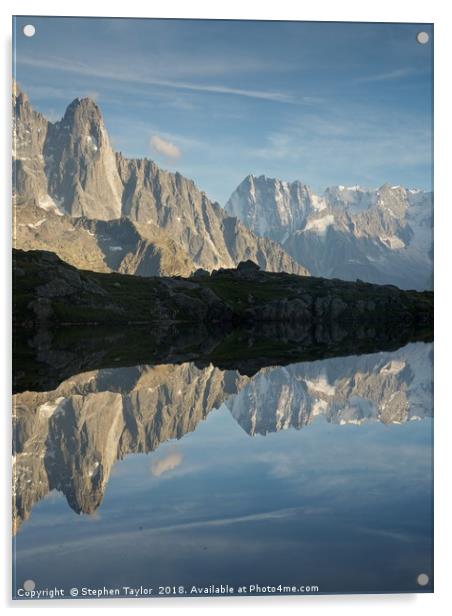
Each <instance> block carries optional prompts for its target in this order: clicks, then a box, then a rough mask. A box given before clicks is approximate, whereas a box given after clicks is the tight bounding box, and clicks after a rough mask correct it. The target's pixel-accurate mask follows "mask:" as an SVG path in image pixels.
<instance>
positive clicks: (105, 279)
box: [12, 16, 433, 600]
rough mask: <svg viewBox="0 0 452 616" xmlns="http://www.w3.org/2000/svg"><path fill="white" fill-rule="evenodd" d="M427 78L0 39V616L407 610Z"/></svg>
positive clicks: (427, 456) (341, 58)
mask: <svg viewBox="0 0 452 616" xmlns="http://www.w3.org/2000/svg"><path fill="white" fill-rule="evenodd" d="M432 58H433V27H432V26H431V25H429V24H400V23H399V24H373V23H315V22H311V23H309V22H263V21H207V20H206V21H204V20H199V21H197V20H177V19H175V20H152V19H106V18H105V19H104V18H89V19H83V18H59V17H33V16H25V17H23V16H21V17H16V18H15V19H14V67H13V71H14V83H13V93H12V104H13V120H14V125H13V129H14V138H13V145H14V151H13V174H14V175H13V189H14V190H13V208H14V238H13V239H14V255H13V268H14V272H13V273H14V285H13V295H14V392H13V418H12V420H13V428H14V430H13V433H14V441H13V454H14V457H13V478H12V479H13V564H14V570H13V589H12V594H13V597H14V598H16V599H23V600H25V599H47V598H62V597H64V598H68V599H71V598H87V597H91V598H93V597H98V598H103V597H141V598H147V599H149V598H152V597H159V596H169V597H174V596H178V597H180V596H200V595H201V596H212V595H213V596H220V595H222V596H225V595H227V596H230V595H241V596H247V595H281V594H294V595H299V596H304V595H312V594H328V593H390V592H406V593H412V592H432V590H433V555H432V545H433V543H432V541H433V539H432V534H433V511H432V502H433V501H432V494H433V475H432V472H433V469H432V430H433V406H432V353H433V349H432V310H433V292H432V279H433V276H432V268H433V263H432V258H433V257H432V252H433V251H432V243H433V240H432V213H433V193H432V162H433V161H432V158H431V152H432V147H431V146H432V133H431V127H432V80H433V75H432ZM300 600H301V599H300Z"/></svg>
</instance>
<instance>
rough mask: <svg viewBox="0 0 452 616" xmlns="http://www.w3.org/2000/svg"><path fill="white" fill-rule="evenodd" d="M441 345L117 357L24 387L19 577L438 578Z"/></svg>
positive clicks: (402, 586) (394, 581) (399, 583)
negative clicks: (435, 378)
mask: <svg viewBox="0 0 452 616" xmlns="http://www.w3.org/2000/svg"><path fill="white" fill-rule="evenodd" d="M431 354H432V345H431V344H425V343H413V344H409V345H407V346H405V347H404V348H401V349H399V350H398V351H395V352H382V353H375V354H371V355H361V356H356V357H345V358H330V359H325V360H321V361H315V362H310V363H299V364H292V365H289V366H286V367H275V368H264V369H262V370H261V371H259V372H258V373H257V374H256V375H254V376H253V377H248V376H243V375H240V374H239V373H238V372H237V371H234V370H227V371H223V370H220V369H218V368H215V367H213V366H210V367H208V368H197V367H196V366H195V365H194V364H191V363H185V364H181V365H163V366H150V365H144V366H136V367H133V368H130V367H128V368H115V369H102V370H97V371H92V372H88V373H83V374H79V375H77V376H74V377H72V378H70V379H68V380H66V381H64V382H63V383H61V384H60V385H59V387H58V388H57V389H56V390H54V391H52V392H45V393H43V392H39V393H38V392H23V393H20V394H17V395H16V396H15V400H14V404H15V411H16V421H15V443H14V446H15V450H16V451H15V453H16V455H15V458H14V460H15V464H14V489H15V493H16V498H15V529H14V530H15V539H14V551H15V552H14V553H15V571H14V580H13V585H14V589H13V590H14V591H17V589H18V588H20V587H22V585H23V583H24V581H25V580H33V581H34V582H35V584H36V589H43V588H46V587H48V588H53V587H61V588H63V589H66V594H68V590H69V589H70V588H74V587H75V588H77V589H79V596H80V593H81V589H82V588H83V587H87V588H90V589H97V588H103V587H104V586H105V587H107V588H113V589H114V588H117V589H119V592H120V593H121V594H124V592H125V591H124V589H123V587H124V586H128V587H139V586H143V587H144V588H146V589H149V588H152V589H153V594H157V593H158V587H159V586H170V587H173V586H175V587H177V589H178V588H179V587H180V586H183V587H184V589H186V590H187V591H188V592H190V590H191V588H192V586H193V585H195V586H197V587H201V586H202V587H207V586H209V585H212V584H213V585H220V584H223V585H229V586H230V587H233V588H234V590H235V591H236V589H237V588H238V587H239V586H248V587H249V586H250V585H259V586H261V587H264V586H266V585H271V586H277V585H279V584H281V585H283V586H284V585H296V586H301V585H306V586H317V587H318V589H319V592H321V593H332V592H342V593H348V592H350V593H352V592H410V591H411V592H422V591H431V590H432V579H433V571H432V556H433V555H432V550H433V543H432V541H433V537H432V533H433V511H432V490H433V480H432V432H433V419H432V358H431ZM420 574H427V575H428V576H429V583H428V584H426V585H425V586H420V585H419V584H418V582H417V578H418V576H419V575H420ZM176 592H179V591H178V590H177V591H176Z"/></svg>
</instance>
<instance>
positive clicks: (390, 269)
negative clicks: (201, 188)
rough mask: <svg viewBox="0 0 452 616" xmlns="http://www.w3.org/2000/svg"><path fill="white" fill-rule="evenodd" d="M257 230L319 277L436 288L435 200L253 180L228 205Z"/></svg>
mask: <svg viewBox="0 0 452 616" xmlns="http://www.w3.org/2000/svg"><path fill="white" fill-rule="evenodd" d="M225 209H226V211H227V212H228V213H229V214H230V215H231V216H237V217H238V218H239V219H240V220H242V222H243V223H244V224H246V225H247V226H248V227H249V228H250V229H251V230H252V231H254V232H255V233H257V234H259V235H262V236H264V237H268V238H271V239H273V240H275V241H277V242H279V243H280V244H281V245H282V247H283V248H284V250H285V251H287V252H288V253H289V255H291V256H292V257H293V258H294V259H295V260H296V261H297V262H298V263H303V264H304V265H305V266H306V267H307V268H308V269H309V271H310V273H311V274H312V275H313V276H322V277H326V278H342V279H344V280H355V279H356V278H360V279H362V280H365V281H367V282H373V283H377V284H387V283H389V284H394V285H397V286H398V287H400V288H402V289H418V290H424V289H431V288H432V285H433V274H432V272H433V194H432V193H431V192H424V191H422V190H419V189H407V188H404V187H403V186H390V185H389V184H384V185H383V186H381V187H380V188H378V189H373V190H366V189H363V188H361V187H359V186H352V187H348V188H347V187H345V186H334V187H330V188H327V189H326V190H325V191H324V193H323V194H321V195H317V194H315V193H314V192H313V191H312V190H311V189H310V188H309V186H307V185H306V184H303V183H301V182H299V181H295V182H292V183H290V182H284V181H281V180H279V179H273V178H267V177H265V176H260V177H255V176H253V175H249V176H248V177H246V178H245V179H244V180H243V182H242V183H241V184H240V185H239V186H238V187H237V188H236V190H235V191H234V192H233V193H232V195H231V197H230V198H229V200H228V202H227V203H226V206H225Z"/></svg>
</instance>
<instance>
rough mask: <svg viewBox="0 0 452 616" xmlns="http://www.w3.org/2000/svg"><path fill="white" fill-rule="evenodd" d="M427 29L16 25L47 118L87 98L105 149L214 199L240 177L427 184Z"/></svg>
mask: <svg viewBox="0 0 452 616" xmlns="http://www.w3.org/2000/svg"><path fill="white" fill-rule="evenodd" d="M27 23H33V24H34V25H35V27H36V34H35V36H34V37H33V38H26V37H25V36H23V34H22V33H21V28H22V26H23V25H25V24H27ZM420 30H423V31H427V32H428V33H429V34H430V42H429V43H428V44H426V45H419V44H418V43H417V42H416V33H417V32H419V31H420ZM432 35H433V32H432V27H431V26H429V25H422V26H420V25H419V24H358V23H357V24H350V23H348V24H347V23H343V24H338V23H335V24H334V23H312V22H311V23H309V22H305V23H303V22H240V21H191V20H186V21H184V20H138V19H133V20H132V19H127V20H123V19H94V18H88V19H81V18H45V17H41V18H36V17H19V18H17V22H16V54H15V58H16V78H17V81H18V82H19V84H20V85H21V86H22V87H23V89H24V90H25V91H26V92H27V93H28V95H29V96H30V99H31V101H32V104H33V106H34V107H35V108H36V109H37V110H39V111H41V112H43V113H44V114H45V115H46V116H47V117H48V118H49V119H51V120H52V121H55V120H58V119H59V118H60V117H61V116H62V114H63V113H64V110H65V108H66V106H67V104H68V103H69V102H70V101H71V100H73V99H74V98H75V97H77V96H92V97H93V98H95V99H96V101H97V103H98V104H99V106H100V108H101V110H102V112H103V115H104V119H105V123H106V126H107V128H108V130H109V133H110V136H111V139H112V142H113V146H114V147H115V149H117V150H120V151H122V152H123V153H124V154H125V155H127V156H131V157H148V158H152V159H153V160H155V161H156V162H157V163H158V164H159V165H161V166H162V167H164V168H165V169H169V170H172V171H175V170H177V171H179V172H180V173H182V174H183V175H186V176H187V177H190V178H192V179H194V180H195V182H196V183H197V185H198V186H199V187H200V188H201V189H202V190H205V191H206V193H207V194H208V195H209V196H210V197H211V198H213V199H216V200H218V201H219V202H220V203H222V204H224V203H225V202H226V200H227V199H228V197H229V195H230V194H231V193H232V191H233V190H234V189H235V187H236V186H237V184H239V183H240V182H241V181H242V179H243V178H244V177H245V176H246V175H248V174H249V173H253V174H255V175H260V174H265V175H267V176H270V177H279V178H281V179H283V180H290V181H292V180H295V179H299V180H301V181H303V182H306V183H307V184H309V185H310V186H312V187H313V189H314V190H317V191H322V190H324V188H326V186H329V185H333V184H345V185H353V184H360V185H362V186H364V187H377V186H380V185H381V184H383V183H384V182H386V181H387V182H389V183H391V184H402V185H406V186H410V187H419V188H424V189H431V187H432V158H431V156H432V155H431V151H432V59H433V45H432Z"/></svg>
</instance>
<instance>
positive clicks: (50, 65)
mask: <svg viewBox="0 0 452 616" xmlns="http://www.w3.org/2000/svg"><path fill="white" fill-rule="evenodd" d="M19 63H21V64H24V65H27V66H33V67H35V68H41V69H49V70H55V71H64V72H68V73H75V74H78V75H83V76H85V77H95V78H100V79H109V80H113V81H122V82H132V83H139V84H147V85H155V86H161V87H166V88H176V89H182V90H189V91H194V92H207V93H212V94H229V95H235V96H243V97H248V98H255V99H262V100H269V101H273V102H279V103H295V102H296V101H295V100H294V99H293V97H292V96H291V95H290V94H288V93H286V92H278V91H272V90H256V89H247V88H236V87H231V86H227V85H223V84H201V83H194V82H191V81H185V80H168V79H161V78H159V77H155V76H153V75H152V74H150V73H149V72H147V71H146V70H143V69H141V70H140V69H137V70H135V72H134V71H132V70H131V69H130V68H128V69H127V70H121V68H119V67H115V68H114V69H112V68H111V66H112V64H111V63H110V67H109V68H107V67H100V66H94V65H88V64H83V63H80V62H79V63H75V62H69V61H65V60H64V59H62V58H59V59H58V62H57V61H55V60H53V59H49V58H47V59H42V58H33V57H29V56H24V55H22V56H21V58H20V59H19Z"/></svg>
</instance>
